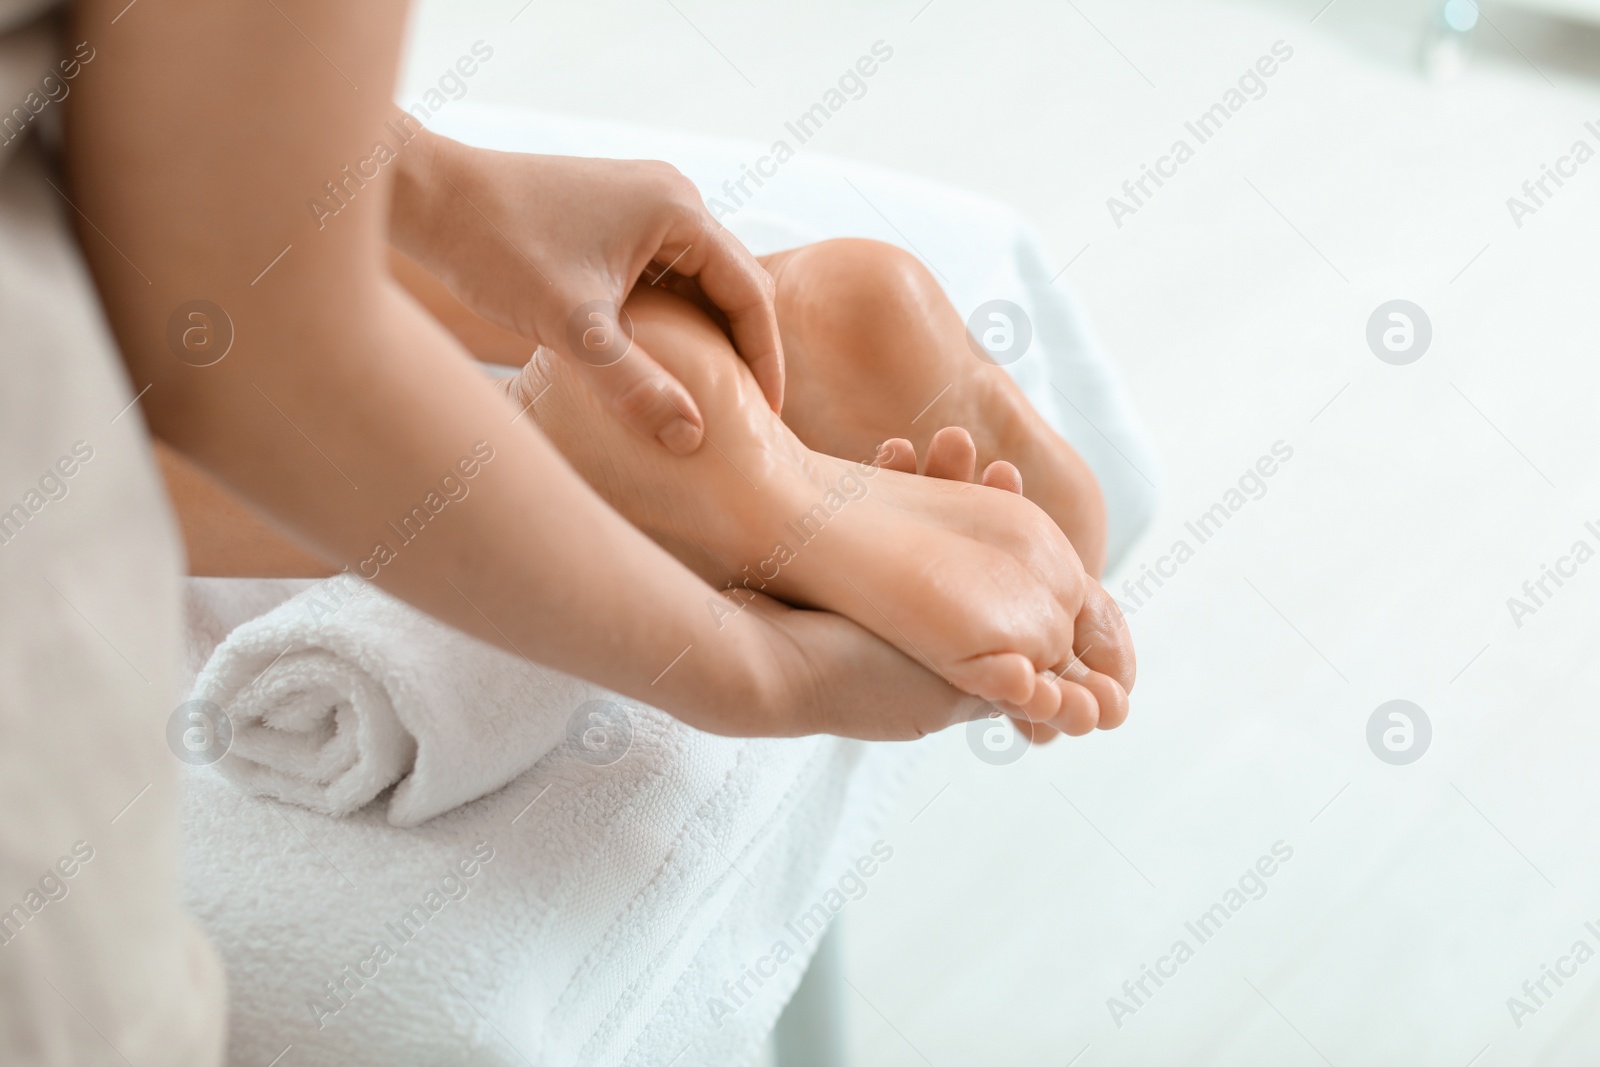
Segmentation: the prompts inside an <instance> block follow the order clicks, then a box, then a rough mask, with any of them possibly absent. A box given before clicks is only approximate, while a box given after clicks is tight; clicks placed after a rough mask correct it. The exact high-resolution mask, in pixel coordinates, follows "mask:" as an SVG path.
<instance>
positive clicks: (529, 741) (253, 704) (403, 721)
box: [190, 575, 600, 826]
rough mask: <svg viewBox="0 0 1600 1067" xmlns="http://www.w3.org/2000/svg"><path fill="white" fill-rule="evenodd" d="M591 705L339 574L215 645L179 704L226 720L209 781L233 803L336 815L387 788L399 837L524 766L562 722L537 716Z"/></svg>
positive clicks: (554, 737)
mask: <svg viewBox="0 0 1600 1067" xmlns="http://www.w3.org/2000/svg"><path fill="white" fill-rule="evenodd" d="M305 584H306V583H304V582H299V583H295V584H294V585H288V586H285V585H278V586H276V587H269V588H277V589H280V590H283V591H291V590H293V589H294V588H295V587H296V586H303V585H305ZM598 695H600V691H598V690H596V689H595V688H594V687H593V686H589V685H586V684H585V683H582V682H579V681H576V680H574V679H572V678H570V677H568V676H566V675H563V674H559V673H557V672H554V671H550V670H548V669H546V668H544V667H541V666H539V665H538V664H536V663H532V662H529V661H528V660H525V659H522V658H521V657H519V656H516V655H513V654H511V653H507V652H503V651H501V650H500V649H498V648H495V647H493V646H491V645H488V644H485V643H484V642H482V641H478V640H476V639H475V638H472V637H469V636H467V635H466V634H463V633H461V632H460V631H458V630H455V629H453V628H451V627H449V626H445V625H443V624H441V623H439V622H436V621H434V620H433V619H432V618H430V617H428V616H427V615H424V614H422V613H421V612H419V611H417V610H415V609H414V608H411V607H409V606H408V605H406V604H404V603H403V602H401V601H399V600H396V599H395V598H393V597H391V596H389V595H388V594H386V593H383V592H380V591H379V590H377V589H375V588H373V587H372V586H369V585H367V584H366V583H364V582H362V581H360V580H358V579H356V578H353V577H351V576H349V575H340V576H337V577H335V578H331V579H329V580H327V581H325V582H318V583H315V584H312V585H311V586H310V588H304V589H302V590H301V591H299V592H298V593H296V594H295V595H294V596H293V597H292V598H291V599H289V600H288V601H286V602H285V603H282V604H280V605H278V606H277V607H275V608H273V609H272V610H271V611H268V612H267V613H266V614H264V615H261V616H260V617H258V618H255V619H252V620H251V621H249V622H246V623H244V624H243V625H242V626H240V627H238V628H237V629H236V630H234V631H233V632H232V633H231V634H229V635H228V637H227V639H226V640H225V641H223V642H222V644H221V646H220V647H218V648H217V650H216V652H215V653H214V654H213V655H212V656H211V659H210V662H208V663H207V664H206V666H205V669H204V670H203V671H202V672H201V674H200V677H199V678H198V679H197V681H196V682H195V687H194V691H193V693H192V694H191V696H190V699H192V700H208V701H211V702H212V703H214V704H216V705H217V706H219V707H220V708H222V709H223V710H224V711H225V712H226V713H227V715H228V718H229V720H230V721H231V723H232V729H233V738H232V744H231V745H230V747H229V748H228V751H227V754H226V755H225V756H223V757H222V759H221V760H220V761H219V762H218V764H217V769H218V770H219V771H220V772H221V773H222V776H223V777H224V778H226V779H228V780H229V781H231V782H232V783H233V784H234V785H236V786H238V787H239V788H241V789H243V790H244V791H245V792H247V793H255V794H261V795H264V796H271V797H276V798H278V799H281V800H287V801H290V802H292V803H295V804H299V805H301V806H302V807H306V808H310V809H311V810H312V811H317V812H321V813H322V814H324V815H348V814H350V813H351V812H353V811H355V810H357V809H359V808H361V807H363V806H365V805H366V804H368V803H369V802H371V801H372V800H374V799H375V798H376V797H377V796H378V795H379V794H380V793H382V792H383V791H384V790H386V789H388V788H389V787H390V786H394V785H396V783H399V784H398V787H397V788H396V789H395V790H394V792H393V794H392V795H391V796H390V798H389V801H388V805H387V809H388V819H389V822H390V823H392V824H394V825H395V826H415V825H417V824H418V823H420V822H422V821H424V820H426V819H430V818H432V817H433V816H435V815H438V814H440V813H441V812H445V811H449V810H450V809H451V808H454V807H456V806H458V805H461V804H464V803H466V802H467V801H469V800H476V799H477V798H478V797H481V796H483V795H484V794H485V793H491V792H493V791H494V790H496V789H499V788H500V787H501V786H503V785H505V784H506V783H507V782H509V781H510V780H511V779H513V778H515V777H516V776H517V775H519V774H521V773H522V772H523V771H525V770H527V769H528V768H529V767H531V766H533V764H534V762H535V761H537V760H538V759H539V757H541V756H543V755H544V754H545V753H546V752H549V751H550V749H552V748H554V747H555V745H556V743H557V742H558V741H559V740H560V739H561V737H562V734H563V731H564V730H565V729H566V725H567V723H566V719H565V717H562V716H553V715H550V714H548V713H547V709H549V708H552V707H567V708H577V707H578V706H579V705H580V704H581V703H582V702H583V701H584V700H585V699H588V698H590V697H596V696H598Z"/></svg>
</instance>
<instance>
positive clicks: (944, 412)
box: [762, 239, 1106, 577]
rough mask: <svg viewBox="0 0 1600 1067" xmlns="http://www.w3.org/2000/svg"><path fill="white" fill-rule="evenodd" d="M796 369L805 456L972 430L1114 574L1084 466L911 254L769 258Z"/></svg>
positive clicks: (1097, 563) (864, 247) (1094, 569)
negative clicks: (982, 352)
mask: <svg viewBox="0 0 1600 1067" xmlns="http://www.w3.org/2000/svg"><path fill="white" fill-rule="evenodd" d="M762 263H763V265H765V266H766V268H767V270H768V271H769V272H770V273H771V274H772V276H773V279H774V281H776V283H777V286H778V324H779V327H780V329H781V330H782V335H783V347H784V351H785V354H786V356H787V359H788V367H789V377H788V384H787V396H788V399H787V400H786V402H785V404H784V412H783V416H784V421H785V422H786V423H788V424H789V427H790V428H791V429H793V430H794V432H795V434H796V435H798V436H799V438H800V440H801V441H803V442H804V443H805V444H806V445H807V446H808V447H810V448H813V449H816V450H817V451H819V452H825V453H827V454H829V455H832V456H845V457H850V456H858V455H862V454H864V452H865V451H866V450H867V449H870V448H871V447H872V446H873V445H874V444H875V443H876V442H879V441H883V440H885V439H887V438H895V437H898V438H905V439H907V440H909V441H910V442H911V444H912V446H913V447H914V449H915V450H916V452H917V453H918V454H921V455H924V456H926V455H928V449H929V446H930V445H931V444H932V442H933V434H934V431H935V430H937V429H938V428H939V427H942V426H962V427H965V428H966V429H967V430H969V431H970V432H971V434H972V437H973V441H974V444H975V446H976V455H975V457H974V462H975V464H977V465H978V466H979V467H984V466H987V465H988V464H990V463H992V462H994V461H995V460H997V459H1006V460H1009V461H1011V462H1012V463H1014V464H1015V465H1016V467H1017V469H1018V470H1019V471H1020V472H1021V474H1022V478H1023V481H1024V482H1025V484H1026V485H1027V487H1028V488H1027V496H1028V498H1029V499H1030V500H1032V501H1033V502H1034V503H1036V504H1038V505H1039V506H1040V507H1041V508H1043V509H1044V510H1045V511H1046V512H1047V513H1048V514H1049V515H1050V517H1051V518H1053V519H1054V520H1055V521H1056V524H1057V525H1059V526H1060V527H1061V529H1062V530H1063V531H1065V533H1066V534H1067V537H1068V538H1069V539H1070V540H1071V542H1072V544H1073V547H1074V548H1076V549H1077V551H1078V556H1079V558H1080V559H1082V560H1083V564H1084V567H1085V568H1086V569H1087V571H1088V573H1089V574H1090V575H1092V576H1095V577H1098V576H1099V574H1100V570H1101V568H1102V567H1103V566H1104V564H1105V550H1106V549H1105V545H1106V519H1105V502H1104V500H1103V498H1102V497H1101V494H1100V486H1099V483H1098V482H1096V481H1095V478H1094V475H1093V474H1092V473H1091V472H1090V470H1089V467H1088V465H1087V464H1085V463H1084V462H1083V460H1082V458H1081V457H1080V456H1079V455H1078V454H1077V452H1076V451H1075V450H1074V449H1073V448H1072V446H1071V445H1069V444H1067V442H1066V441H1065V440H1063V439H1062V438H1061V436H1060V435H1059V434H1057V433H1056V432H1055V431H1054V430H1053V429H1051V428H1050V426H1049V425H1048V424H1047V423H1046V422H1045V421H1044V419H1043V418H1041V417H1040V416H1039V414H1038V412H1036V411H1035V410H1034V409H1033V406H1032V405H1031V404H1030V403H1028V401H1027V399H1026V398H1025V397H1024V396H1023V395H1022V391H1021V390H1020V389H1018V388H1017V385H1016V383H1015V382H1013V381H1012V380H1011V376H1010V375H1009V374H1007V373H1006V372H1005V371H1004V370H1003V369H1001V368H1000V367H997V366H994V365H993V364H991V363H988V362H985V361H984V360H983V359H981V358H979V357H978V355H977V354H976V353H975V352H974V350H973V348H972V347H971V345H970V344H969V340H968V336H967V330H966V324H965V322H963V320H962V318H961V315H960V313H958V312H957V311H956V309H955V308H954V307H953V306H952V305H951V303H950V301H949V300H948V299H947V298H946V297H945V294H944V290H942V289H941V288H940V287H939V284H938V282H937V281H936V280H935V279H934V278H933V276H932V275H931V274H929V273H928V270H927V268H925V267H924V266H923V265H922V264H921V263H920V262H919V261H918V260H917V259H916V258H915V257H914V256H911V255H910V254H908V253H906V252H903V251H901V250H900V249H898V248H895V247H894V246H893V245H887V244H883V243H881V242H878V241H867V240H858V239H844V240H835V241H822V242H820V243H818V244H814V245H807V246H806V247H804V248H797V249H793V250H790V251H786V252H779V253H777V254H775V255H771V256H767V257H765V258H764V259H763V260H762Z"/></svg>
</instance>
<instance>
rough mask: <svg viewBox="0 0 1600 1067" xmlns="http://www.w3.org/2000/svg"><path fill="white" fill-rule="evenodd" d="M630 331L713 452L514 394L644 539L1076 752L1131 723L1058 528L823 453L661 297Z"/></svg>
mask: <svg viewBox="0 0 1600 1067" xmlns="http://www.w3.org/2000/svg"><path fill="white" fill-rule="evenodd" d="M626 311H627V313H628V316H629V317H630V318H631V321H632V323H633V327H634V329H635V331H636V336H637V337H638V339H639V341H640V343H642V344H644V345H645V346H647V347H648V349H649V350H650V352H651V353H652V354H653V355H654V356H655V357H656V358H657V359H658V360H660V361H661V362H662V364H663V365H664V366H666V367H667V369H669V370H670V371H671V372H672V373H673V374H675V375H677V376H678V377H679V378H680V380H681V381H682V382H683V383H684V385H685V386H687V387H688V388H689V390H690V391H691V392H692V393H693V395H694V396H695V398H696V400H697V401H698V403H699V404H700V407H701V411H702V414H703V415H704V416H705V420H706V447H703V448H701V449H700V450H699V451H698V452H696V453H695V454H694V455H691V456H687V457H679V456H674V455H671V454H669V453H667V452H666V451H665V450H662V449H660V448H654V447H651V446H650V445H649V443H648V442H644V441H641V440H639V439H637V438H636V436H635V435H632V434H630V433H629V432H628V431H627V430H626V429H624V428H623V427H622V425H621V424H620V423H618V422H616V421H615V420H613V419H612V418H611V417H610V416H609V415H607V414H606V413H605V412H604V411H603V410H602V409H601V408H600V406H599V404H598V403H597V402H596V401H595V400H594V398H593V396H592V395H591V393H590V392H589V390H588V389H587V388H585V387H584V385H583V384H582V383H581V382H580V381H578V380H577V378H576V376H575V375H574V374H573V373H572V371H571V369H570V368H568V367H566V366H565V364H563V363H562V362H560V361H558V360H555V359H553V358H545V355H544V354H543V353H541V355H540V356H538V357H536V358H535V359H534V360H533V361H532V362H531V363H529V365H528V367H527V368H526V369H525V370H524V372H523V374H522V375H521V377H520V378H519V379H517V380H516V381H515V383H514V385H513V386H512V388H513V390H514V395H515V397H516V399H518V406H519V407H523V406H528V409H529V411H530V413H531V414H532V415H533V417H534V418H536V419H537V421H538V423H539V425H540V427H541V428H542V429H543V430H544V431H545V432H546V433H547V434H549V436H550V437H551V439H552V440H553V441H554V442H555V444H556V445H557V447H559V448H560V449H561V451H562V453H563V454H564V455H566V456H567V458H568V459H569V460H570V461H571V462H572V463H573V464H574V466H575V467H577V469H578V470H579V472H580V473H581V474H582V475H583V476H584V477H585V478H586V479H587V480H588V481H589V482H590V483H591V484H592V485H594V486H595V487H596V489H597V490H599V491H600V492H601V494H602V495H604V496H605V497H606V498H607V499H608V500H609V501H610V502H611V503H612V505H613V506H615V507H617V508H618V510H620V511H621V512H622V513H623V514H624V515H626V516H627V517H628V518H629V519H630V520H631V521H632V522H633V523H634V524H635V525H637V526H639V527H640V528H641V529H643V530H644V531H646V532H647V533H649V534H650V535H651V536H653V537H655V538H656V540H658V541H659V542H661V543H662V544H664V545H666V546H667V547H668V548H669V549H672V550H673V551H675V552H676V553H677V554H678V555H679V557H680V558H682V559H684V560H685V561H686V562H688V563H689V564H690V565H691V566H693V567H695V568H696V569H697V570H698V571H699V572H700V573H701V574H702V576H704V577H705V578H707V579H708V580H709V581H711V582H712V583H713V584H714V585H717V586H729V585H731V586H734V587H739V588H744V589H748V590H751V591H752V592H764V593H767V594H771V595H774V596H777V597H779V598H781V599H783V600H786V601H789V602H791V603H795V604H800V605H804V606H808V607H816V608H824V609H827V610H831V611H835V612H838V613H839V614H842V615H845V616H847V617H849V618H851V619H853V620H854V621H855V622H857V623H858V624H860V625H861V626H863V627H865V628H867V629H869V630H871V631H872V632H874V633H876V634H877V635H878V636H879V637H881V638H883V639H884V640H885V641H887V642H889V643H890V644H892V645H894V646H896V647H897V648H899V649H900V650H901V651H902V652H904V653H905V654H906V655H908V656H911V657H913V658H915V659H917V660H919V661H921V662H923V663H924V664H925V665H927V666H929V667H930V668H931V669H932V670H934V671H935V672H937V673H939V674H940V675H942V676H943V677H945V678H946V679H948V680H949V681H950V682H952V683H953V684H954V685H956V686H957V687H958V688H960V689H963V690H965V691H966V692H969V693H973V694H975V695H977V696H980V697H983V698H984V699H987V700H992V701H996V702H1000V703H1003V704H1006V705H1008V706H1011V707H1014V708H1015V709H1017V710H1018V712H1019V713H1020V714H1022V715H1024V716H1025V717H1027V718H1028V719H1031V720H1033V721H1037V722H1048V723H1050V724H1051V725H1053V726H1059V728H1061V729H1063V730H1066V731H1067V732H1072V733H1081V732H1084V731H1085V730H1087V729H1092V728H1094V726H1096V725H1100V726H1105V727H1109V726H1113V725H1116V724H1117V723H1119V722H1120V721H1121V720H1122V718H1123V716H1125V714H1126V710H1127V695H1126V689H1127V687H1128V686H1131V684H1132V681H1133V651H1132V646H1131V642H1130V640H1129V638H1128V634H1127V631H1126V628H1125V627H1124V626H1123V624H1122V619H1121V616H1120V614H1119V613H1118V612H1117V610H1116V607H1115V605H1114V604H1113V603H1112V601H1111V599H1110V597H1108V596H1107V595H1106V594H1105V592H1104V591H1103V590H1101V589H1100V587H1099V586H1098V584H1096V583H1095V582H1093V581H1092V580H1090V579H1088V577H1087V576H1086V575H1085V573H1084V571H1083V568H1082V565H1081V563H1080V562H1079V560H1078V556H1077V554H1076V553H1075V552H1074V550H1073V548H1072V546H1071V544H1069V543H1068V541H1067V538H1066V537H1065V536H1064V535H1063V534H1062V532H1061V530H1060V529H1059V528H1058V526H1057V525H1056V524H1055V523H1054V522H1053V521H1052V520H1051V518H1050V517H1049V516H1048V515H1046V514H1045V513H1044V512H1043V511H1041V510H1040V509H1039V508H1038V507H1037V506H1035V505H1034V504H1032V503H1030V502H1029V501H1028V500H1026V499H1024V498H1022V497H1020V496H1018V495H1017V494H1016V493H1014V492H1007V491H1003V490H1002V489H1001V488H997V487H995V486H990V485H974V484H963V482H961V481H954V480H948V481H941V480H934V479H930V478H922V477H917V476H915V475H911V474H907V473H904V472H903V471H902V470H899V469H894V465H893V463H892V462H890V459H891V457H886V463H887V464H888V465H887V466H886V467H883V468H879V467H874V466H872V465H870V464H869V463H866V462H861V460H866V459H870V458H871V457H872V456H873V455H874V452H873V451H871V448H872V445H875V444H876V443H877V442H876V441H874V442H872V445H868V446H867V447H866V448H864V449H863V451H862V452H861V453H860V454H859V455H858V457H856V459H854V460H852V459H842V458H837V457H834V456H829V455H823V454H821V453H818V452H813V451H811V450H810V449H808V448H807V447H806V446H805V445H803V444H802V443H801V441H800V440H799V439H798V438H797V437H796V436H795V434H794V433H792V432H790V430H789V429H788V428H787V427H786V426H785V425H784V424H783V423H782V422H781V421H779V419H778V418H777V417H776V416H774V415H773V414H772V413H771V411H770V410H769V409H768V407H767V405H766V404H765V403H764V402H763V401H762V398H761V394H760V391H759V390H758V389H757V387H756V384H755V381H754V379H753V378H752V377H751V375H750V372H749V370H748V369H747V368H746V367H745V365H744V363H743V362H742V361H740V360H739V359H738V357H737V356H736V355H735V353H734V352H733V350H732V348H731V346H730V345H729V343H728V341H727V338H726V337H725V336H724V335H723V334H722V333H721V332H720V331H719V330H718V329H717V328H716V327H715V325H713V324H712V322H711V321H710V320H709V319H707V318H706V317H705V315H704V314H702V313H701V312H700V311H699V310H698V309H697V308H695V307H693V306H692V305H691V304H689V303H687V302H685V301H683V300H681V299H679V298H677V297H674V296H672V295H670V294H666V293H662V292H660V291H658V290H653V289H649V288H646V289H643V290H641V291H638V292H636V293H635V295H634V296H633V297H632V298H630V300H629V302H628V304H627V307H626ZM530 405H531V406H530ZM962 437H965V435H962ZM967 440H968V444H969V446H970V439H967ZM930 445H932V446H934V447H933V450H932V454H931V455H930V462H933V463H935V464H936V465H940V469H953V470H957V471H959V470H962V469H964V468H963V464H964V462H965V461H964V460H963V459H961V458H959V457H957V458H956V459H955V460H954V461H952V460H951V459H950V457H949V456H948V455H946V456H944V457H943V458H941V450H949V449H951V448H955V449H957V450H959V448H960V442H945V443H938V442H933V441H931V440H930ZM1013 473H1014V472H1013ZM997 476H998V477H1000V478H1002V479H1003V478H1004V477H1005V469H1004V468H998V469H997ZM1023 478H1025V474H1024V476H1023ZM1018 480H1022V478H1019V479H1018ZM707 610H708V611H711V612H713V613H714V614H717V615H718V617H719V619H722V621H723V622H724V624H728V625H731V624H733V622H732V616H734V615H736V614H737V612H738V610H739V606H738V604H737V603H734V604H730V603H729V602H728V601H727V600H726V599H725V598H721V597H718V598H714V599H713V600H712V601H711V602H709V603H708V605H707Z"/></svg>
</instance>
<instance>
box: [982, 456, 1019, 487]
mask: <svg viewBox="0 0 1600 1067" xmlns="http://www.w3.org/2000/svg"><path fill="white" fill-rule="evenodd" d="M983 484H984V485H987V486H988V487H989V488H990V489H999V490H1001V491H1002V492H1006V493H1016V494H1017V495H1018V496H1021V495H1022V472H1021V471H1019V470H1017V468H1016V467H1015V466H1013V465H1012V464H1010V463H1008V462H1006V461H1005V460H1003V459H997V460H995V461H994V462H993V463H991V464H989V465H988V466H987V467H985V468H983Z"/></svg>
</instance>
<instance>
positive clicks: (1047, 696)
mask: <svg viewBox="0 0 1600 1067" xmlns="http://www.w3.org/2000/svg"><path fill="white" fill-rule="evenodd" d="M1017 710H1018V711H1020V712H1021V713H1022V716H1023V718H1026V719H1028V720H1029V721H1031V722H1048V721H1049V720H1051V719H1053V718H1055V717H1056V715H1058V714H1059V713H1060V712H1061V690H1060V688H1059V687H1057V686H1056V685H1055V675H1053V674H1040V675H1036V676H1035V678H1034V684H1033V695H1032V696H1030V697H1029V698H1028V702H1027V703H1026V704H1023V705H1021V706H1020V707H1019V708H1017Z"/></svg>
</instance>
